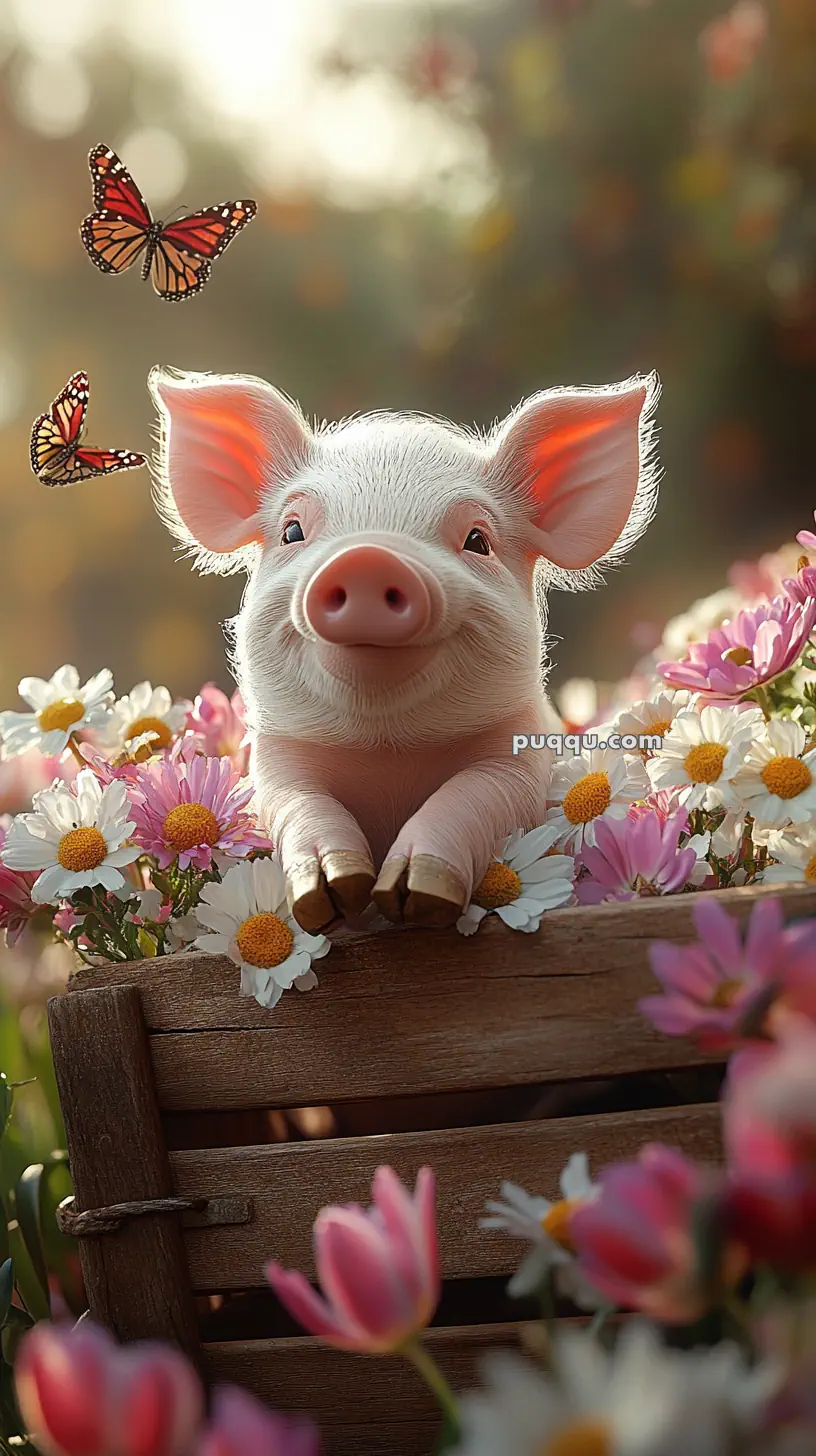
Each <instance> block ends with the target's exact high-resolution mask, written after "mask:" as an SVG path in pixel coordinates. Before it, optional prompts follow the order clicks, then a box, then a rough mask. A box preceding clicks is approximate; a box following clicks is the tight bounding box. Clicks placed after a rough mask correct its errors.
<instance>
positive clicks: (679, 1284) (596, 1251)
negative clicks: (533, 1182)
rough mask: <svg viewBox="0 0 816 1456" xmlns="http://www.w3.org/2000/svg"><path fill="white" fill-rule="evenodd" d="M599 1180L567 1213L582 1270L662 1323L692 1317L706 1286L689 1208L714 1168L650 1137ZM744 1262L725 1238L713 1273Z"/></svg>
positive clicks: (727, 1274)
mask: <svg viewBox="0 0 816 1456" xmlns="http://www.w3.org/2000/svg"><path fill="white" fill-rule="evenodd" d="M599 1186H600V1192H599V1193H598V1196H597V1197H596V1198H595V1199H593V1200H592V1201H591V1202H588V1203H586V1204H584V1206H583V1207H582V1208H578V1209H576V1210H575V1212H574V1214H573V1215H572V1217H571V1219H570V1237H571V1239H572V1242H573V1244H574V1246H575V1249H576V1252H577V1255H578V1267H579V1269H580V1272H581V1273H582V1274H583V1275H584V1277H585V1278H586V1279H587V1280H588V1282H589V1283H590V1284H591V1285H592V1286H593V1288H595V1289H597V1291H598V1293H599V1294H602V1295H604V1297H605V1298H606V1299H609V1300H611V1301H612V1302H613V1303H614V1304H620V1305H624V1306H626V1307H628V1308H631V1309H637V1310H639V1311H640V1312H641V1313H643V1314H646V1315H649V1316H650V1317H651V1318H652V1319H657V1320H662V1321H665V1322H666V1323H668V1324H686V1323H691V1322H692V1321H693V1320H695V1319H697V1318H698V1317H699V1316H700V1315H702V1314H703V1313H704V1312H705V1310H706V1308H707V1307H708V1305H709V1303H710V1300H711V1294H712V1289H711V1284H710V1279H708V1278H707V1279H705V1280H704V1278H703V1275H702V1271H701V1268H700V1265H699V1260H698V1255H697V1251H696V1248H695V1241H694V1227H695V1212H696V1210H697V1208H698V1207H700V1206H701V1205H702V1203H703V1201H704V1200H706V1199H708V1198H709V1197H710V1196H711V1193H712V1189H713V1187H714V1186H715V1185H714V1183H713V1175H710V1174H708V1173H707V1172H706V1171H705V1170H703V1169H702V1168H699V1167H698V1166H697V1165H696V1164H694V1163H691V1162H689V1160H688V1159H687V1158H685V1157H684V1156H683V1154H682V1153H679V1152H677V1151H675V1149H673V1148H667V1147H664V1146H663V1145H662V1144H660V1143H649V1144H647V1146H646V1147H645V1148H642V1149H641V1152H640V1155H639V1157H638V1160H637V1162H633V1163H614V1164H613V1165H612V1166H611V1167H610V1168H607V1169H605V1170H604V1172H602V1173H601V1175H600V1179H599ZM744 1268H745V1257H744V1254H743V1253H742V1251H741V1250H740V1249H738V1248H737V1247H731V1246H726V1248H725V1250H724V1257H723V1263H722V1267H721V1269H720V1270H718V1271H716V1274H717V1277H718V1278H719V1279H720V1280H721V1281H722V1282H724V1283H732V1282H734V1280H735V1279H737V1278H738V1277H739V1276H740V1274H741V1273H742V1272H743V1270H744Z"/></svg>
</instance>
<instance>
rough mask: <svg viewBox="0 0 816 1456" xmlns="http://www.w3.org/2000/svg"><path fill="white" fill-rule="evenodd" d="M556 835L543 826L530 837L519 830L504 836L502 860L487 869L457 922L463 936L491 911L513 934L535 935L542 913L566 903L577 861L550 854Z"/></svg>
mask: <svg viewBox="0 0 816 1456" xmlns="http://www.w3.org/2000/svg"><path fill="white" fill-rule="evenodd" d="M557 837H558V836H557V833H556V831H555V830H552V829H550V828H548V826H547V825H543V826H542V827H541V828H539V829H531V830H530V831H529V833H528V834H525V833H524V831H523V830H522V829H517V830H516V831H515V833H513V834H509V835H508V836H507V839H506V840H505V841H504V844H503V846H502V850H501V855H500V857H499V858H498V859H495V860H494V861H493V863H492V864H491V865H490V866H489V868H488V870H487V873H486V874H485V876H484V878H483V879H482V880H481V882H480V884H478V885H477V886H476V888H475V889H474V891H473V894H472V896H471V901H470V904H469V905H468V907H467V909H466V910H465V913H464V915H461V916H460V917H459V919H458V920H457V922H456V928H457V930H458V931H459V932H460V934H461V935H473V933H474V932H475V931H476V930H478V928H479V926H480V924H481V922H482V920H484V917H485V915H489V914H490V912H491V910H494V911H495V912H496V914H497V915H498V916H499V918H500V919H501V920H503V921H504V923H505V925H509V926H510V927H511V929H513V930H527V931H535V930H538V927H539V925H540V924H541V917H542V915H543V914H544V912H545V911H546V910H554V909H555V908H556V906H558V905H566V904H567V902H568V901H569V900H570V899H571V898H572V882H573V880H574V878H575V862H574V861H573V859H572V858H571V856H570V855H567V854H555V853H553V845H554V844H555V841H556V839H557Z"/></svg>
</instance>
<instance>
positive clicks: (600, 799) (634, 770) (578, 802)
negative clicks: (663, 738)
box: [547, 748, 650, 854]
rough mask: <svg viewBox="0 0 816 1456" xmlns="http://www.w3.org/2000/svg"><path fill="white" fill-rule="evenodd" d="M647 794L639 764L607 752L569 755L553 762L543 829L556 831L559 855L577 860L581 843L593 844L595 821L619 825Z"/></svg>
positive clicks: (647, 781) (647, 783)
mask: <svg viewBox="0 0 816 1456" xmlns="http://www.w3.org/2000/svg"><path fill="white" fill-rule="evenodd" d="M649 792H650V785H649V780H648V778H647V776H646V771H645V769H644V767H643V764H642V763H641V761H640V759H639V758H627V757H626V756H625V755H624V754H623V753H620V752H618V751H617V750H614V749H611V748H592V749H589V750H587V751H585V752H584V753H576V754H570V755H569V757H565V758H559V759H556V761H555V764H554V766H553V776H552V782H551V783H550V787H549V790H548V793H547V797H548V800H549V802H550V804H551V805H552V807H551V808H549V809H548V810H547V823H548V825H551V826H553V827H554V828H555V830H556V840H555V842H556V843H557V844H558V846H559V848H560V849H563V850H566V851H567V853H569V854H579V853H580V851H581V850H582V848H583V846H584V844H585V843H586V844H594V843H595V825H596V823H597V821H598V820H599V819H602V818H604V817H606V816H608V817H609V818H612V819H623V818H624V816H625V815H626V814H627V812H628V810H629V805H630V804H634V803H636V802H637V800H638V799H644V798H645V797H646V795H647V794H648V793H649Z"/></svg>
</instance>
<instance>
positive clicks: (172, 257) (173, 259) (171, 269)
mask: <svg viewBox="0 0 816 1456" xmlns="http://www.w3.org/2000/svg"><path fill="white" fill-rule="evenodd" d="M257 211H258V206H257V203H255V202H222V203H220V204H219V206H218V207H205V208H203V209H202V211H201V212H193V213H191V214H190V216H189V217H182V218H179V220H178V222H171V223H168V225H167V227H166V228H163V229H162V231H161V233H160V234H159V237H158V240H157V242H156V249H155V252H154V254H153V260H152V265H151V270H150V271H151V279H152V283H153V287H154V288H155V290H156V292H157V293H158V294H159V296H160V297H161V298H165V299H167V300H168V301H171V302H172V301H175V300H178V299H182V298H192V296H193V294H195V293H199V292H200V290H201V289H202V288H203V287H204V284H205V283H206V282H207V279H208V278H209V276H210V274H211V272H212V265H213V263H214V261H215V259H216V258H220V256H221V254H222V253H223V252H224V250H225V249H226V248H228V247H229V245H230V243H231V242H232V240H233V238H236V237H237V236H238V234H239V232H241V231H242V229H243V228H245V227H246V225H247V223H250V222H252V219H253V218H254V216H255V214H256V213H257Z"/></svg>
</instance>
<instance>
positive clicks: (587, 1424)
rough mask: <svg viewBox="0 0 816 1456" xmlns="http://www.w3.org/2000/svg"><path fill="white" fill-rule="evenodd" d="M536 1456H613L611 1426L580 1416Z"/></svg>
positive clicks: (539, 1449)
mask: <svg viewBox="0 0 816 1456" xmlns="http://www.w3.org/2000/svg"><path fill="white" fill-rule="evenodd" d="M536 1456H612V1436H611V1434H610V1431H609V1426H608V1425H607V1423H606V1421H602V1420H600V1419H599V1418H598V1417H597V1416H579V1418H578V1419H577V1420H575V1421H570V1423H569V1425H568V1426H562V1427H561V1429H560V1431H556V1433H555V1435H554V1436H550V1438H549V1440H548V1441H545V1442H544V1445H543V1446H539V1448H538V1451H537V1453H536Z"/></svg>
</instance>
